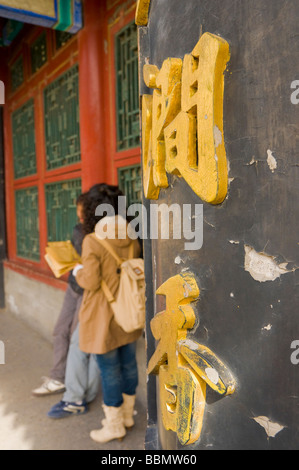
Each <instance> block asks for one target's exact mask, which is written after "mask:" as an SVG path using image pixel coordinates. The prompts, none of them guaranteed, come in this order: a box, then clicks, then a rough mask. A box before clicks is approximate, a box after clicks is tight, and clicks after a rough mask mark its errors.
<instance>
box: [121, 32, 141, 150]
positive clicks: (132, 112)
mask: <svg viewBox="0 0 299 470" xmlns="http://www.w3.org/2000/svg"><path fill="white" fill-rule="evenodd" d="M115 52H116V58H115V63H116V118H117V150H125V149H128V148H131V147H137V146H139V145H140V139H139V134H140V131H139V92H138V48H137V27H136V25H135V24H134V23H132V24H130V25H128V26H127V27H126V28H124V29H122V30H121V31H120V32H119V33H118V34H117V35H116V38H115Z"/></svg>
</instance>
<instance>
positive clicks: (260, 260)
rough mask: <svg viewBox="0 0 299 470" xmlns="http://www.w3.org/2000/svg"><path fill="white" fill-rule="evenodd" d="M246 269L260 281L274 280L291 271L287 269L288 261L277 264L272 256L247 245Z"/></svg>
mask: <svg viewBox="0 0 299 470" xmlns="http://www.w3.org/2000/svg"><path fill="white" fill-rule="evenodd" d="M244 248H245V263H244V266H245V271H248V272H249V273H250V275H251V276H252V277H253V279H255V280H256V281H259V282H266V281H274V280H275V279H277V278H279V277H280V276H281V275H282V274H287V273H289V272H291V271H289V270H287V269H286V266H287V263H282V264H277V263H276V262H275V260H274V258H273V257H272V256H269V255H266V254H264V253H257V252H256V251H255V250H254V248H252V247H251V246H249V245H245V246H244Z"/></svg>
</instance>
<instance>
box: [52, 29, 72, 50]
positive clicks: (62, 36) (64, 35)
mask: <svg viewBox="0 0 299 470" xmlns="http://www.w3.org/2000/svg"><path fill="white" fill-rule="evenodd" d="M72 37H74V35H73V34H71V33H68V32H67V31H58V30H56V31H55V40H56V50H58V49H60V48H61V47H63V46H64V45H65V44H66V43H67V42H68V41H69V40H70V39H71V38H72Z"/></svg>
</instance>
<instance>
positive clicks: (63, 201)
mask: <svg viewBox="0 0 299 470" xmlns="http://www.w3.org/2000/svg"><path fill="white" fill-rule="evenodd" d="M80 194H81V180H79V179H76V180H68V181H63V182H59V183H51V184H47V185H46V206H47V223H48V241H63V240H70V239H71V238H72V233H73V228H74V226H75V225H76V224H77V208H76V201H77V197H78V196H79V195H80Z"/></svg>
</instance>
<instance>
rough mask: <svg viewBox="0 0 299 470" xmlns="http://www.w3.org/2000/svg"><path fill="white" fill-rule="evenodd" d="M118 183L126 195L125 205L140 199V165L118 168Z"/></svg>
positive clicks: (137, 201)
mask: <svg viewBox="0 0 299 470" xmlns="http://www.w3.org/2000/svg"><path fill="white" fill-rule="evenodd" d="M118 185H119V188H120V189H121V191H122V192H123V193H124V194H125V196H126V197H127V206H130V205H131V204H135V203H140V202H141V200H142V180H141V167H140V165H133V166H128V167H124V168H119V169H118Z"/></svg>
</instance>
